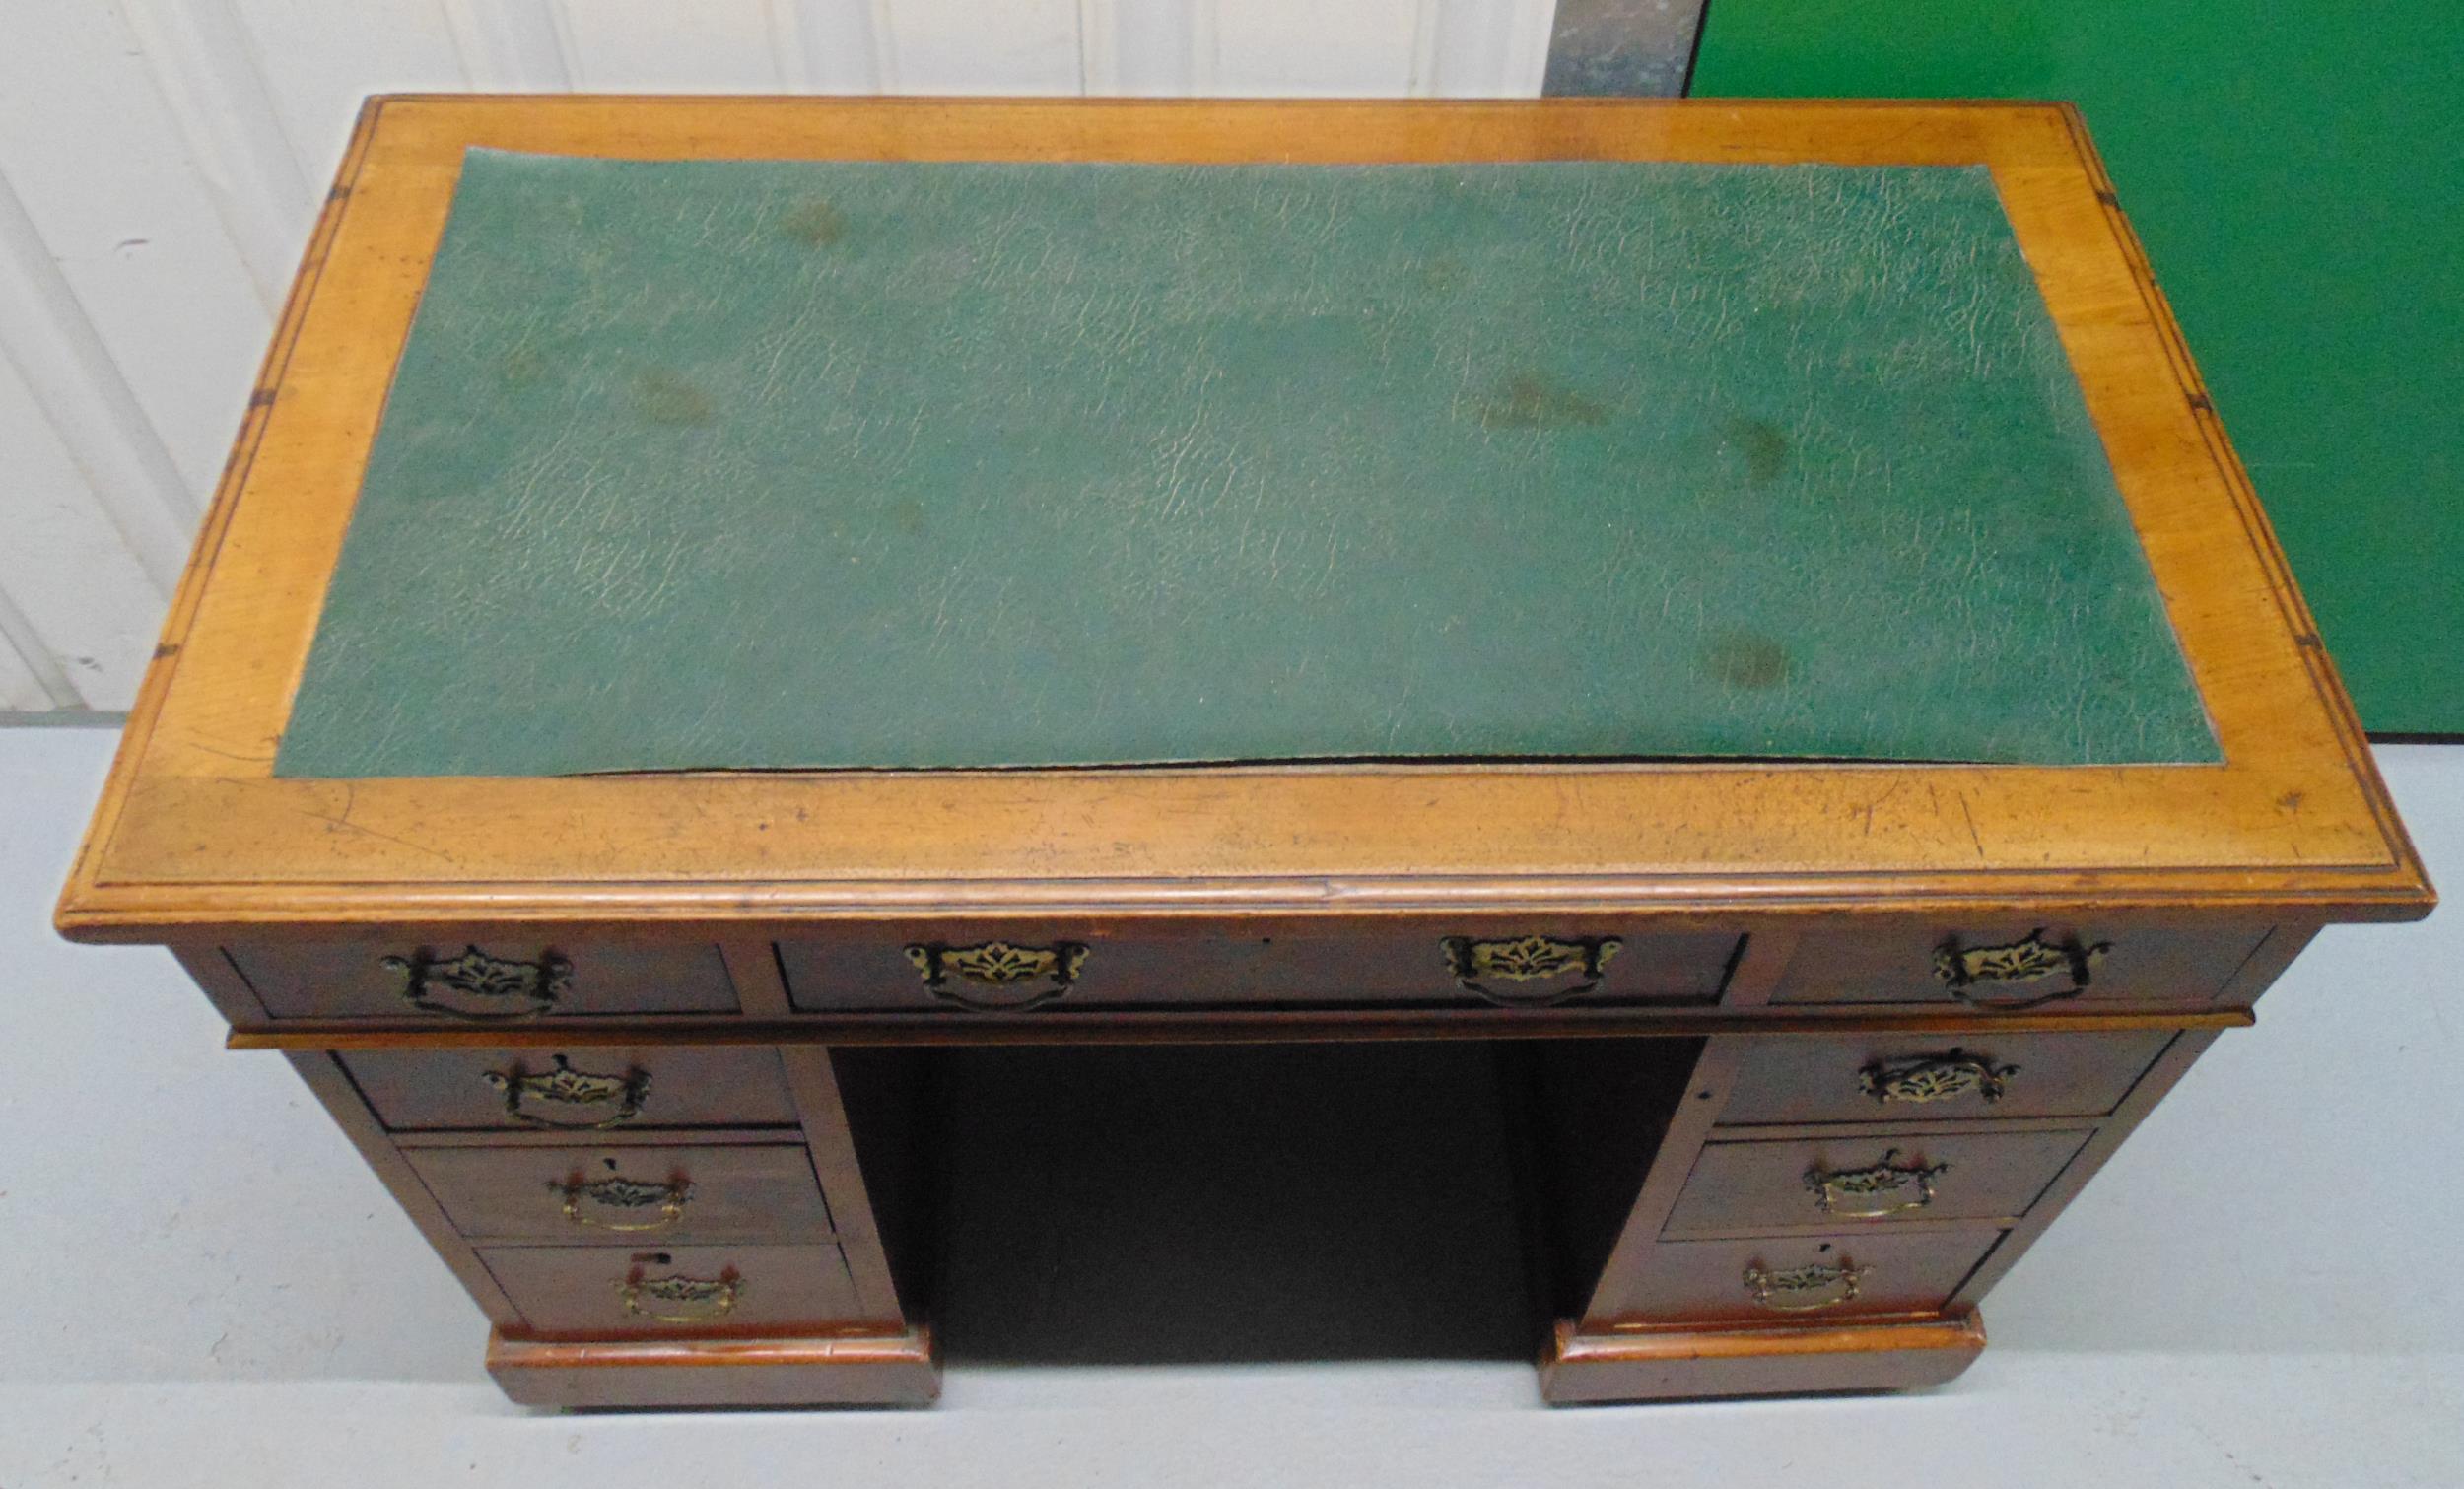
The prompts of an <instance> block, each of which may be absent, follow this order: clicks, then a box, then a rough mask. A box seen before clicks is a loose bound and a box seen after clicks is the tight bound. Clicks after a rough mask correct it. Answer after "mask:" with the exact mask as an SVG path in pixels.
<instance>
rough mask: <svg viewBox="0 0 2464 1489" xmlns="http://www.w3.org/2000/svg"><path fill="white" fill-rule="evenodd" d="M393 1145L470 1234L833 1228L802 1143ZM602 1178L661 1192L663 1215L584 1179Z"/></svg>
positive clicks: (677, 1238)
mask: <svg viewBox="0 0 2464 1489" xmlns="http://www.w3.org/2000/svg"><path fill="white" fill-rule="evenodd" d="M403 1154H404V1156H405V1157H406V1158H408V1159H409V1160H410V1164H411V1168H412V1169H413V1170H414V1171H415V1172H417V1173H418V1175H419V1177H420V1181H421V1182H422V1183H423V1184H427V1186H428V1191H429V1192H430V1193H431V1194H434V1195H435V1196H436V1197H437V1203H438V1204H440V1205H442V1206H443V1207H444V1209H445V1216H446V1218H447V1219H449V1220H451V1221H452V1222H453V1226H454V1229H456V1230H458V1231H460V1232H461V1233H462V1234H463V1235H465V1236H468V1237H470V1238H472V1239H473V1240H474V1241H487V1242H541V1243H552V1244H556V1245H562V1246H623V1247H635V1248H639V1247H641V1246H644V1245H660V1246H663V1245H669V1244H673V1245H678V1246H687V1245H709V1244H712V1243H715V1242H723V1241H758V1240H763V1239H766V1238H768V1237H769V1236H771V1235H774V1234H776V1233H778V1232H781V1231H786V1232H788V1233H790V1234H794V1235H797V1236H804V1237H812V1238H816V1239H818V1238H826V1237H829V1236H830V1235H831V1234H832V1233H831V1226H830V1211H829V1208H828V1207H827V1206H825V1205H824V1204H823V1203H822V1202H821V1186H820V1184H818V1183H816V1182H815V1180H814V1178H813V1162H812V1157H811V1155H810V1154H809V1153H807V1152H806V1151H805V1148H804V1145H803V1144H802V1143H776V1142H773V1143H767V1144H761V1145H752V1144H729V1145H726V1146H718V1147H694V1146H686V1145H682V1144H677V1145H673V1146H666V1145H661V1146H644V1145H637V1144H627V1145H625V1146H623V1147H587V1146H582V1147H568V1146H557V1147H546V1146H529V1147H516V1148H507V1147H489V1148H477V1147H450V1148H411V1147H406V1148H405V1149H404V1150H403ZM611 1180H619V1181H625V1182H628V1183H630V1184H638V1185H643V1186H645V1187H648V1188H656V1189H665V1190H667V1191H668V1192H669V1194H670V1195H671V1196H672V1202H673V1206H674V1208H673V1212H672V1216H671V1215H670V1213H669V1210H668V1208H667V1205H668V1203H669V1201H667V1200H656V1199H650V1198H648V1197H643V1198H638V1199H635V1200H634V1201H633V1202H632V1203H630V1204H619V1203H614V1202H610V1201H609V1200H606V1199H603V1198H599V1197H595V1196H594V1195H593V1193H592V1191H591V1190H590V1189H589V1187H588V1186H589V1185H591V1184H602V1185H603V1184H606V1183H607V1182H608V1181H611ZM569 1202H570V1204H571V1205H572V1210H571V1213H570V1214H569V1213H568V1212H567V1205H568V1203H569Z"/></svg>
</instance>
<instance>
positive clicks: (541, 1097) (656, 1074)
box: [340, 1045, 796, 1134]
mask: <svg viewBox="0 0 2464 1489" xmlns="http://www.w3.org/2000/svg"><path fill="white" fill-rule="evenodd" d="M340 1058H341V1060H342V1063H343V1067H344V1068H345V1069H347V1070H349V1071H350V1072H351V1078H352V1079H353V1080H354V1081H357V1082H358V1083H359V1088H360V1094H362V1095H363V1096H365V1097H367V1098H368V1104H369V1105H370V1106H372V1107H374V1108H376V1115H377V1117H380V1118H382V1119H383V1121H384V1123H385V1125H386V1126H388V1127H390V1128H392V1129H393V1130H394V1131H397V1132H420V1131H439V1130H452V1129H463V1128H473V1129H490V1128H494V1129H503V1130H506V1131H525V1130H528V1131H537V1130H542V1129H552V1130H563V1131H571V1132H579V1133H584V1134H587V1133H590V1132H594V1131H606V1130H610V1129H614V1128H618V1127H623V1128H628V1129H630V1128H637V1127H767V1126H792V1125H794V1124H795V1121H796V1115H795V1106H794V1103H793V1102H791V1101H790V1100H789V1099H788V1097H787V1075H786V1072H785V1071H784V1070H782V1069H781V1068H780V1065H779V1056H778V1054H777V1053H776V1052H774V1051H772V1050H769V1049H678V1048H675V1047H672V1046H670V1047H665V1048H650V1049H631V1048H608V1047H598V1046H585V1045H577V1046H575V1047H573V1048H571V1049H545V1048H543V1049H370V1050H361V1051H357V1052H354V1053H350V1054H344V1055H342V1056H340Z"/></svg>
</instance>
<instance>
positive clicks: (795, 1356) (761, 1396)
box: [488, 1328, 941, 1407]
mask: <svg viewBox="0 0 2464 1489" xmlns="http://www.w3.org/2000/svg"><path fill="white" fill-rule="evenodd" d="M488 1373H489V1374H490V1375H492V1376H494V1377H496V1383H497V1385H498V1386H499V1387H503V1389H504V1391H505V1393H506V1394H507V1395H509V1396H511V1397H513V1399H514V1400H515V1401H517V1402H519V1403H521V1404H522V1405H524V1406H568V1407H594V1406H595V1407H618V1406H633V1407H642V1406H653V1407H655V1406H924V1405H927V1404H929V1403H930V1402H931V1401H932V1399H933V1398H934V1397H936V1396H938V1395H939V1394H940V1393H941V1366H940V1362H939V1361H938V1360H936V1359H935V1358H934V1357H933V1348H932V1338H931V1335H930V1334H929V1332H927V1331H926V1330H924V1329H923V1328H917V1329H914V1330H911V1331H909V1332H906V1333H896V1334H853V1335H835V1336H825V1337H818V1338H775V1339H761V1338H751V1339H608V1340H588V1341H548V1340H535V1339H509V1338H507V1337H505V1336H504V1334H503V1333H501V1332H500V1333H492V1334H490V1335H489V1336H488Z"/></svg>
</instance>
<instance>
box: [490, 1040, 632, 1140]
mask: <svg viewBox="0 0 2464 1489" xmlns="http://www.w3.org/2000/svg"><path fill="white" fill-rule="evenodd" d="M479 1078H480V1079H481V1080H483V1081H486V1082H487V1083H488V1084H489V1085H491V1086H494V1087H496V1088H497V1089H498V1090H499V1091H502V1092H504V1093H505V1115H506V1116H507V1117H511V1118H513V1120H514V1121H517V1122H521V1123H523V1124H525V1125H527V1126H533V1127H567V1128H592V1129H595V1128H600V1127H614V1126H619V1125H621V1124H623V1123H625V1122H629V1121H631V1120H633V1119H634V1118H635V1117H639V1116H641V1115H642V1104H643V1102H645V1101H647V1100H649V1098H650V1072H649V1071H648V1070H643V1069H639V1068H636V1069H632V1070H628V1071H626V1072H625V1073H624V1074H622V1075H592V1074H590V1073H589V1072H587V1071H583V1070H576V1069H575V1068H574V1067H573V1066H572V1065H571V1064H570V1063H568V1062H567V1061H566V1058H565V1056H563V1055H561V1054H560V1055H557V1056H555V1064H554V1065H553V1066H552V1067H551V1068H549V1069H547V1070H543V1071H537V1072H532V1071H525V1070H523V1069H522V1068H521V1067H520V1066H519V1065H515V1066H514V1067H513V1069H511V1070H488V1071H483V1072H481V1074H480V1077H479ZM525 1102H540V1103H544V1104H546V1105H548V1106H551V1107H562V1108H573V1109H581V1111H580V1116H581V1117H582V1119H580V1120H576V1121H558V1120H554V1119H551V1118H549V1117H541V1116H540V1115H539V1114H537V1113H535V1112H531V1111H528V1110H526V1109H525V1108H524V1106H523V1103H525ZM607 1107H613V1108H614V1109H615V1110H614V1111H612V1112H606V1113H605V1114H604V1115H602V1114H601V1112H600V1110H599V1109H602V1108H607ZM592 1118H595V1119H592Z"/></svg>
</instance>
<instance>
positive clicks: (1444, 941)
mask: <svg viewBox="0 0 2464 1489" xmlns="http://www.w3.org/2000/svg"><path fill="white" fill-rule="evenodd" d="M1738 944H1739V937H1738V936H1737V935H1736V934H1735V933H1733V932H1726V931H1718V932H1694V931H1666V932H1652V933H1648V934H1646V933H1638V932H1635V931H1633V930H1631V929H1630V928H1626V929H1620V928H1616V927H1597V926H1595V927H1568V926H1563V925H1557V924H1553V923H1551V924H1535V925H1517V926H1512V927H1506V928H1502V929H1488V930H1477V929H1470V928H1462V927H1437V928H1429V929H1425V930H1413V931H1402V930H1394V929H1388V928H1378V929H1374V930H1329V929H1306V928H1305V929H1302V930H1299V931H1295V932H1291V933H1285V934H1276V935H1258V934H1229V933H1227V934H1208V933H1203V932H1195V931H1174V932H1161V931H1158V932H1142V933H1121V934H1115V933H1110V932H1107V931H1103V930H1096V929H1075V930H1073V929H1070V928H1067V927H1059V928H1053V927H1047V928H1044V929H1041V930H1036V931H1018V930H1012V931H1007V932H1003V933H1001V934H998V935H992V934H984V933H976V932H970V931H967V930H965V929H953V928H943V929H937V930H933V931H928V932H919V933H917V934H915V935H911V936H898V935H895V934H879V933H876V934H871V935H863V936H844V937H838V936H833V937H823V936H819V935H816V936H812V937H808V938H802V939H798V940H794V941H787V942H782V943H781V944H780V947H779V960H780V965H781V967H782V969H783V970H784V971H785V973H786V975H787V993H788V998H789V1000H790V1001H791V1002H792V1003H793V1004H794V1005H795V1006H796V1007H797V1008H800V1009H804V1010H807V1011H811V1012H824V1011H832V1010H844V1009H875V1010H902V1009H903V1010H917V1009H929V1008H954V1009H961V1010H969V1009H972V1010H978V1011H985V1012H1019V1011H1024V1010H1029V1009H1046V1008H1050V1009H1056V1010H1069V1009H1078V1008H1175V1007H1203V1006H1207V1005H1216V1006H1221V1005H1274V1004H1301V1005H1329V1004H1344V1003H1355V1004H1399V1003H1425V1004H1440V1005H1443V1004H1457V1005H1473V1006H1476V1005H1480V1004H1497V1005H1504V1006H1531V1007H1546V1006H1553V1005H1556V1004H1574V1003H1581V1004H1586V1005H1592V1004H1616V1003H1708V1002H1712V1001H1715V1000H1716V999H1717V998H1718V997H1719V995H1720V988H1721V984H1722V983H1723V982H1724V981H1726V979H1727V975H1728V969H1729V965H1730V963H1731V962H1732V961H1733V960H1734V958H1735V956H1736V953H1737V948H1738Z"/></svg>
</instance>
